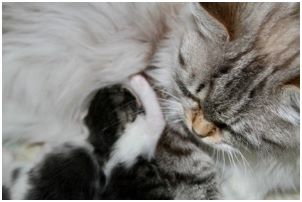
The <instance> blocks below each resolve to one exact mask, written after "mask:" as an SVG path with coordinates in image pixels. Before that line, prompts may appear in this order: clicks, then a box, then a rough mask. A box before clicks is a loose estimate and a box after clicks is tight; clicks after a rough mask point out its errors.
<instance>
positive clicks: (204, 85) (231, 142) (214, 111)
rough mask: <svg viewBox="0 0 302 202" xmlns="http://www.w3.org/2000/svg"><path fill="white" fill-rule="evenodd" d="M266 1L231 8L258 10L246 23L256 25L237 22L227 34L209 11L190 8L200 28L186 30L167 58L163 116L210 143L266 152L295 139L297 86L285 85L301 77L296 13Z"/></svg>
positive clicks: (290, 144) (290, 7)
mask: <svg viewBox="0 0 302 202" xmlns="http://www.w3.org/2000/svg"><path fill="white" fill-rule="evenodd" d="M195 6H197V5H195ZM265 6H266V10H264V9H262V10H261V5H257V4H255V5H251V4H250V5H248V6H243V7H242V10H240V6H239V7H238V6H237V7H236V9H237V10H238V12H239V13H244V12H247V11H253V9H257V10H259V12H258V13H257V15H258V16H255V17H254V18H253V17H252V16H248V18H247V22H246V23H248V20H250V21H253V20H254V21H257V20H258V24H256V23H254V25H253V26H255V27H250V28H249V27H248V26H247V25H245V24H244V23H245V22H242V21H238V25H237V27H236V28H234V29H233V30H235V31H233V32H232V34H230V32H228V27H227V25H224V24H223V22H221V21H218V19H215V18H213V17H215V16H208V15H209V13H210V12H209V11H208V12H207V11H205V10H204V9H203V8H199V10H198V11H196V10H195V11H193V13H194V12H195V13H194V16H195V21H196V23H197V26H198V30H197V31H196V30H195V31H192V32H188V33H185V34H184V35H183V37H182V40H181V42H180V48H179V50H178V53H174V56H172V57H174V58H173V59H172V60H174V64H173V65H172V67H171V69H172V71H171V72H173V73H172V74H171V86H169V87H168V88H167V89H171V90H170V92H169V93H170V94H172V95H173V96H170V99H171V100H172V101H170V102H168V103H169V105H170V106H169V108H170V109H173V115H171V113H172V112H169V114H168V116H167V118H168V119H172V121H171V122H173V120H178V121H179V123H180V124H179V123H178V125H181V127H182V128H184V129H182V130H184V131H186V130H187V131H190V132H191V133H193V134H194V135H195V136H197V137H200V140H201V141H202V142H205V143H207V144H210V145H212V146H214V147H216V148H222V145H227V146H231V147H233V148H241V147H243V148H247V149H257V150H260V151H269V150H270V149H279V150H280V149H281V150H283V149H285V148H297V146H298V145H299V137H298V135H297V134H298V132H299V131H298V130H299V121H300V120H299V113H300V112H299V104H298V103H299V88H298V87H297V86H295V85H287V84H288V83H289V82H292V81H293V80H294V79H295V78H298V77H299V45H298V41H299V30H298V29H299V26H297V25H298V22H299V13H298V12H296V11H297V9H296V8H295V5H291V4H268V5H265ZM296 6H298V5H296ZM253 7H254V8H253ZM230 8H231V9H232V8H233V7H232V6H231V7H230ZM285 8H287V9H288V11H287V12H285V13H282V12H281V10H282V9H285ZM195 9H196V8H195ZM244 9H247V10H244ZM274 9H275V10H274ZM278 9H279V10H280V12H279V13H278V12H277V10H278ZM193 10H194V9H193ZM273 10H274V11H273ZM196 12H197V13H196ZM234 12H235V11H234ZM283 12H284V10H283ZM259 16H262V17H263V19H262V20H261V19H260V20H259V19H258V18H259ZM269 16H270V17H269ZM250 18H251V19H250ZM286 18H290V19H291V20H292V21H291V23H288V21H286V20H284V19H286ZM234 20H236V19H234ZM202 21H203V22H206V23H205V24H202ZM239 23H242V24H239ZM230 24H232V23H230ZM233 24H236V23H233ZM238 26H240V29H239V28H238ZM271 27H274V32H273V33H270V32H269V28H271ZM236 29H238V30H236ZM259 30H260V31H259ZM236 31H237V32H238V33H237V32H236ZM269 34H270V35H269ZM209 36H210V37H209ZM231 37H233V38H231ZM272 38H274V39H278V42H276V43H279V44H278V45H275V44H272V43H271V41H272ZM289 38H290V39H289ZM268 50H270V51H268ZM172 86H175V87H172ZM171 111H172V110H171Z"/></svg>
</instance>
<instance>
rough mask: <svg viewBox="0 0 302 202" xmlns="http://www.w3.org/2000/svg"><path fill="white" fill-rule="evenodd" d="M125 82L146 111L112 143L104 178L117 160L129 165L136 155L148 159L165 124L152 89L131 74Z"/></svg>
mask: <svg viewBox="0 0 302 202" xmlns="http://www.w3.org/2000/svg"><path fill="white" fill-rule="evenodd" d="M125 85H126V86H127V87H128V88H129V89H131V91H133V92H134V94H135V95H137V97H138V98H139V99H140V101H141V104H142V105H143V107H144V109H145V112H146V114H145V115H139V116H138V117H137V118H136V120H135V121H134V122H133V123H130V124H127V125H126V128H125V132H124V134H123V135H122V136H121V137H120V138H119V139H118V140H117V142H116V143H115V145H114V147H113V148H114V149H113V151H112V153H111V158H110V160H109V161H108V162H107V164H106V165H105V167H104V172H105V175H106V176H107V177H109V176H110V173H111V170H112V169H113V168H114V167H115V166H117V165H118V164H120V163H122V164H124V165H125V166H126V168H130V167H131V166H132V165H133V164H134V163H135V162H136V160H137V157H139V156H143V157H145V158H147V159H151V158H152V157H153V155H154V152H155V148H156V145H157V142H158V140H159V137H160V135H161V133H162V131H163V129H164V127H165V122H164V118H163V114H162V112H161V109H160V106H159V103H158V101H157V98H156V95H155V92H154V91H153V89H152V88H151V86H150V85H149V83H148V82H147V81H146V80H145V78H144V77H142V76H139V75H137V76H133V77H132V78H130V80H129V81H127V82H125Z"/></svg>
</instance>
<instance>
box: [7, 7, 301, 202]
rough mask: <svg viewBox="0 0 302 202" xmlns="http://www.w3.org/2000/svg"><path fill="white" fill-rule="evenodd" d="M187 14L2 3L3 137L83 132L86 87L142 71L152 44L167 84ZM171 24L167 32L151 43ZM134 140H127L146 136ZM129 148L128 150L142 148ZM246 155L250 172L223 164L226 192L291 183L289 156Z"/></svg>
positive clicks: (79, 136)
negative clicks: (262, 158) (165, 36)
mask: <svg viewBox="0 0 302 202" xmlns="http://www.w3.org/2000/svg"><path fill="white" fill-rule="evenodd" d="M180 11H181V12H180ZM179 13H181V15H178V14H179ZM190 14H191V12H190V10H189V6H183V4H174V3H171V4H153V3H148V4H147V3H145V4H143V3H138V4H130V3H127V4H125V3H115V4H110V3H95V4H89V3H87V4H86V3H83V4H82V3H74V4H68V3H52V4H48V3H43V4H37V3H25V4H19V3H16V4H14V3H5V4H4V10H3V94H2V95H3V131H2V134H3V143H4V144H5V145H8V144H9V143H12V142H15V141H17V140H21V139H22V140H26V141H28V142H37V141H46V142H48V143H49V144H52V145H56V144H58V143H62V142H65V141H69V140H70V139H73V140H78V141H79V142H81V141H84V140H85V139H86V138H87V135H88V131H87V129H86V128H85V127H84V125H83V122H82V120H83V117H84V116H85V114H86V111H87V104H88V102H89V100H90V98H91V96H92V95H93V93H94V92H95V91H96V90H97V89H99V88H102V87H104V86H106V85H110V84H114V83H121V82H123V81H125V79H126V78H127V77H128V76H130V75H133V74H135V73H138V72H140V71H142V70H143V69H144V68H145V67H146V65H147V64H148V63H149V61H148V60H149V57H150V56H151V55H152V54H153V52H154V50H155V49H156V48H157V46H163V47H166V49H162V52H160V53H158V59H159V60H160V65H159V66H160V67H163V68H162V69H161V70H160V71H158V72H156V71H155V72H153V76H152V77H153V78H156V79H157V80H158V82H160V83H161V85H163V86H166V87H167V88H169V87H171V80H170V78H169V76H170V72H169V70H170V69H169V67H170V65H171V64H173V61H171V57H170V53H171V52H175V53H176V51H175V50H176V49H178V47H177V45H178V44H179V41H180V37H181V35H182V33H183V32H185V31H186V30H192V29H194V28H192V18H191V15H190ZM171 27H172V28H173V29H174V31H173V32H172V33H173V35H172V34H171V35H170V36H169V39H168V40H164V41H162V42H161V44H157V42H158V41H159V40H160V39H161V37H162V35H163V34H164V32H166V31H167V30H169V29H170V28H171ZM7 33H8V34H7ZM280 113H283V112H280ZM140 120H141V119H140V118H139V119H137V121H140ZM146 127H147V126H146ZM135 130H136V129H135ZM298 132H299V131H298ZM129 136H131V135H130V134H129ZM127 137H128V135H127ZM132 138H134V137H129V139H127V140H126V139H125V141H123V140H121V141H120V142H118V143H117V148H119V147H121V148H124V149H125V150H123V152H122V153H121V154H116V156H117V157H116V159H117V160H116V161H117V162H118V161H120V157H119V156H120V155H123V154H124V153H125V152H128V151H129V150H130V149H131V148H129V147H127V148H125V147H124V144H127V146H129V144H128V142H127V141H128V140H131V141H132ZM141 138H142V139H141V140H136V139H135V141H146V139H144V136H142V137H141ZM133 141H134V140H133ZM155 142H156V141H154V142H152V145H150V148H151V147H152V146H153V144H154V143H155ZM5 145H4V146H5ZM130 146H131V145H130ZM148 148H149V147H148ZM136 149H137V150H133V153H135V154H137V152H140V151H141V150H143V149H144V148H136ZM152 152H153V151H152V150H148V152H147V153H149V154H151V153H152ZM248 160H249V161H250V164H251V167H252V168H247V169H250V172H251V173H252V174H248V175H244V174H243V173H244V172H245V171H243V170H244V169H239V170H236V169H234V168H233V167H227V168H226V173H227V174H228V175H230V178H228V179H229V180H228V181H227V182H226V183H225V184H222V190H223V194H224V196H225V197H226V198H232V199H235V198H242V199H243V198H244V199H247V198H263V197H264V195H265V194H266V193H267V192H268V191H269V190H271V189H274V188H275V187H280V186H281V187H284V189H286V188H288V187H290V184H292V183H293V184H294V185H295V186H297V184H298V183H299V182H298V176H299V171H297V169H298V168H299V162H297V159H286V158H284V161H282V162H279V163H276V162H275V160H270V159H265V162H259V159H254V158H250V159H248ZM131 161H132V160H131V159H130V160H129V162H131ZM289 161H290V163H289ZM268 165H276V167H274V166H268ZM4 166H5V165H4ZM238 166H239V165H238ZM109 167H110V166H109ZM108 170H110V169H108ZM253 171H255V172H253ZM227 177H228V176H227ZM238 185H240V187H237V186H238ZM244 185H246V186H244ZM247 190H248V191H247Z"/></svg>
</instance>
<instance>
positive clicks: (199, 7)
mask: <svg viewBox="0 0 302 202" xmlns="http://www.w3.org/2000/svg"><path fill="white" fill-rule="evenodd" d="M191 5H192V6H191V8H192V14H193V16H194V20H195V22H196V24H197V26H198V29H199V31H200V32H201V34H202V35H204V36H205V37H207V38H209V39H212V40H214V41H215V40H217V39H218V40H222V41H229V40H231V39H232V38H233V35H234V27H235V20H236V14H237V9H238V5H237V4H236V3H196V2H195V3H192V4H191Z"/></svg>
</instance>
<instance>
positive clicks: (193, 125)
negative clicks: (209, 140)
mask: <svg viewBox="0 0 302 202" xmlns="http://www.w3.org/2000/svg"><path fill="white" fill-rule="evenodd" d="M186 114H187V118H186V120H187V125H188V127H189V128H190V130H191V132H193V133H195V134H196V135H198V136H200V137H208V136H211V135H214V134H215V133H216V132H217V127H216V126H215V125H214V124H213V123H211V122H209V121H207V120H206V119H205V118H204V116H203V113H202V112H201V110H199V111H196V110H190V111H189V112H187V113H186Z"/></svg>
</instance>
